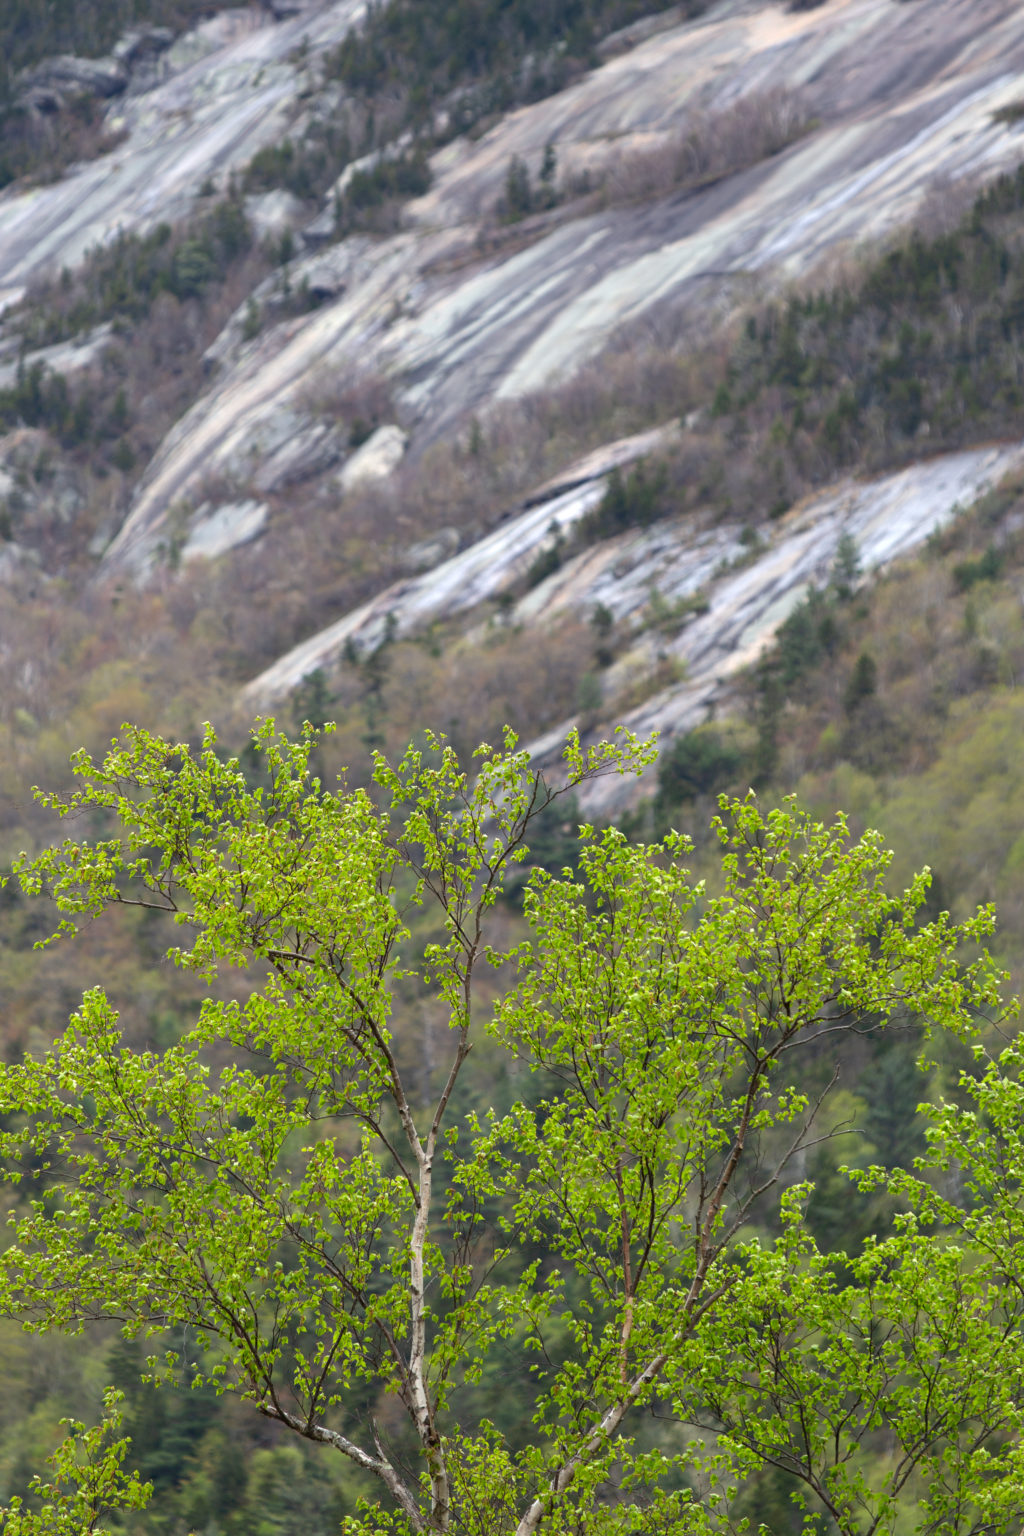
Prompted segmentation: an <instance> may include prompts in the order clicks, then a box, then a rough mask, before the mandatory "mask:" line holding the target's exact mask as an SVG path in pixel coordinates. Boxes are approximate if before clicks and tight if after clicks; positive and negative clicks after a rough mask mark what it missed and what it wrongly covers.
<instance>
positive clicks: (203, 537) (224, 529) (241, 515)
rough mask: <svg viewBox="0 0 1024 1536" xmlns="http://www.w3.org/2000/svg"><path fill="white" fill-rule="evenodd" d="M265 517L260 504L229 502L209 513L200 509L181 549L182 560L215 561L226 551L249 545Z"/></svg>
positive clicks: (265, 510) (264, 510) (258, 532)
mask: <svg viewBox="0 0 1024 1536" xmlns="http://www.w3.org/2000/svg"><path fill="white" fill-rule="evenodd" d="M267 516H268V511H267V507H266V506H265V505H264V503H263V502H260V501H236V502H230V503H229V504H228V505H227V506H223V507H217V508H215V509H212V510H211V509H210V508H209V507H208V506H204V507H200V508H199V510H198V511H197V512H196V513H195V515H194V517H193V518H192V521H191V524H190V528H189V534H188V538H187V539H186V541H185V544H184V546H183V547H182V551H181V558H182V560H183V561H186V562H187V561H190V560H215V559H216V558H217V556H218V555H224V554H226V553H227V551H228V550H229V549H236V548H237V547H238V546H239V545H240V544H248V543H251V541H252V540H253V539H255V538H258V536H259V535H260V534H261V533H262V532H263V529H264V527H265V525H266V521H267Z"/></svg>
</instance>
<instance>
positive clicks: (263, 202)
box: [245, 190, 306, 240]
mask: <svg viewBox="0 0 1024 1536" xmlns="http://www.w3.org/2000/svg"><path fill="white" fill-rule="evenodd" d="M245 214H246V218H247V219H248V220H249V223H250V224H251V225H252V229H253V233H254V235H255V236H256V238H257V240H267V239H276V238H280V236H281V235H283V234H285V233H286V232H288V233H291V232H293V231H294V230H296V229H298V227H299V225H300V224H301V223H302V220H303V219H304V218H305V214H306V210H305V208H304V207H303V205H302V203H301V202H300V201H299V199H298V198H297V197H295V195H294V194H293V193H291V192H284V191H281V190H278V191H274V192H261V193H259V194H258V195H255V196H253V197H247V198H246V199H245Z"/></svg>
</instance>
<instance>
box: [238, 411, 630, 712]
mask: <svg viewBox="0 0 1024 1536" xmlns="http://www.w3.org/2000/svg"><path fill="white" fill-rule="evenodd" d="M656 440H657V438H656V434H652V433H649V432H644V433H642V434H640V435H639V436H636V437H630V438H623V439H622V440H621V441H620V442H618V443H613V444H610V445H609V446H608V448H607V449H606V450H605V452H606V456H607V457H606V462H609V461H611V460H614V462H615V464H617V465H621V464H626V463H629V462H631V461H632V460H635V459H637V458H640V457H641V456H642V455H643V454H645V453H649V452H650V451H651V448H652V447H653V446H654V443H655V442H656ZM589 461H590V462H593V461H594V456H593V455H591V456H590V460H589ZM587 462H588V460H582V461H581V462H580V464H578V465H577V466H575V468H576V470H577V471H581V470H582V467H583V465H585V464H586V463H587ZM566 478H568V479H571V480H572V489H570V490H568V491H565V492H563V493H561V494H559V495H555V496H551V497H548V498H547V499H546V500H542V501H540V502H539V503H537V504H534V503H533V498H531V505H530V506H529V507H528V508H527V510H526V511H525V512H523V513H522V514H521V516H519V517H516V518H510V519H509V520H508V521H507V522H504V523H502V524H501V525H500V526H499V527H498V528H496V529H495V530H494V532H493V533H490V534H488V535H487V537H486V538H483V539H480V540H479V541H478V542H477V543H476V544H473V545H471V546H470V547H469V548H468V549H464V550H462V551H461V552H460V553H459V554H456V555H454V556H453V557H452V558H451V559H449V560H446V561H444V563H443V564H441V565H439V566H437V568H436V569H435V570H433V571H431V572H430V573H429V574H426V575H421V576H419V577H416V578H413V579H412V580H409V581H400V582H396V583H395V584H394V585H393V586H391V587H388V588H387V589H386V591H384V592H382V593H380V595H379V596H378V597H376V598H374V599H373V601H372V602H369V603H365V604H363V606H362V607H360V608H357V609H355V610H353V612H352V613H348V614H346V615H345V616H344V617H343V618H341V619H339V620H338V622H337V623H336V624H332V625H331V626H330V628H328V629H325V630H323V631H321V633H320V634H318V635H313V636H312V637H311V638H310V639H309V640H304V641H303V642H302V644H301V645H297V646H296V647H295V648H294V650H291V651H289V652H288V654H287V655H286V656H283V657H282V658H281V659H280V661H277V662H275V663H274V665H273V666H272V667H270V668H268V669H267V671H266V672H263V673H261V675H260V676H259V677H257V678H255V679H254V680H253V682H251V683H249V684H248V685H247V687H246V688H245V690H244V694H243V697H244V700H245V702H246V703H247V704H252V705H254V706H257V707H263V706H264V705H265V704H267V703H276V702H277V701H278V700H279V699H281V698H283V697H284V696H285V695H287V694H288V693H290V692H291V690H292V689H293V688H294V687H296V686H297V684H298V683H300V682H301V681H302V679H303V678H304V677H307V676H308V675H309V673H310V672H314V671H316V669H317V668H318V667H325V668H328V667H330V666H332V665H333V663H334V662H335V661H336V660H337V658H338V657H339V656H340V655H341V652H342V650H343V649H344V646H345V642H346V641H347V640H350V639H351V640H352V641H353V642H354V643H355V644H358V645H360V646H369V647H373V646H374V645H377V644H379V643H380V640H381V639H382V638H383V636H384V633H385V629H386V627H387V625H388V623H389V622H390V623H391V624H392V625H393V626H394V632H395V633H396V634H398V635H407V634H413V633H415V632H416V631H417V630H418V629H420V628H424V627H426V626H427V625H429V624H432V623H433V622H434V620H435V619H438V618H440V617H442V616H452V615H457V614H460V613H468V612H470V611H471V610H472V609H473V608H476V607H478V606H479V605H480V604H481V603H483V602H486V601H487V600H488V599H489V598H494V597H497V596H499V595H500V594H501V593H504V592H507V591H508V590H509V589H510V588H511V587H513V586H514V585H515V583H516V582H517V581H518V580H519V579H520V578H521V577H523V576H524V575H525V574H526V572H527V571H528V570H529V568H530V566H531V564H532V563H533V561H534V559H535V558H536V556H537V553H538V551H539V550H540V549H541V548H543V546H544V545H545V544H546V543H547V542H548V540H549V539H550V529H551V525H552V523H555V524H556V525H557V526H558V527H559V528H560V529H561V530H562V531H563V532H568V531H569V530H570V529H571V528H572V526H573V524H574V523H575V522H576V521H577V520H578V519H579V518H581V517H583V516H585V515H586V513H587V512H589V511H590V510H591V509H592V508H593V507H595V506H596V505H597V503H598V502H599V501H600V500H601V497H602V496H603V495H604V490H605V483H606V482H605V480H604V479H603V478H600V477H599V478H596V479H591V480H589V481H585V482H584V483H582V484H581V483H580V475H579V473H576V474H573V473H572V472H571V471H570V473H569V475H568V476H567V477H566Z"/></svg>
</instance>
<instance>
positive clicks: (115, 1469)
mask: <svg viewBox="0 0 1024 1536" xmlns="http://www.w3.org/2000/svg"><path fill="white" fill-rule="evenodd" d="M121 1402H122V1395H121V1393H120V1392H115V1391H113V1390H108V1391H107V1392H106V1393H105V1395H104V1399H103V1407H104V1414H103V1420H102V1422H101V1423H100V1424H97V1425H96V1426H95V1428H93V1429H86V1427H85V1425H84V1424H78V1423H76V1422H75V1421H74V1420H73V1419H63V1420H62V1421H61V1422H62V1423H63V1424H66V1425H67V1428H68V1433H67V1436H66V1437H65V1439H64V1441H63V1442H62V1444H60V1445H59V1446H58V1447H57V1449H56V1450H55V1451H54V1453H53V1455H52V1456H51V1457H50V1458H49V1460H50V1465H51V1466H52V1467H53V1481H52V1482H50V1483H44V1482H43V1480H42V1478H41V1477H34V1478H33V1479H32V1486H31V1491H32V1493H33V1495H35V1497H36V1498H38V1499H41V1500H42V1501H43V1504H42V1508H41V1510H40V1511H39V1512H38V1513H35V1512H33V1511H32V1510H28V1509H26V1508H25V1507H24V1500H22V1499H20V1498H17V1497H16V1498H13V1499H12V1500H11V1502H10V1504H9V1505H8V1506H7V1508H6V1509H2V1510H0V1519H2V1520H3V1529H4V1532H5V1536H92V1533H93V1532H96V1533H99V1532H101V1530H102V1527H101V1526H100V1524H99V1521H100V1520H101V1519H102V1517H103V1516H104V1514H106V1513H108V1512H109V1511H111V1510H115V1509H118V1510H121V1509H144V1508H145V1507H146V1504H147V1503H148V1501H149V1497H150V1494H151V1493H152V1491H153V1490H152V1486H151V1485H150V1484H149V1483H143V1482H140V1481H139V1479H138V1477H137V1476H136V1474H135V1473H134V1472H124V1471H123V1470H122V1467H121V1463H122V1462H123V1461H124V1457H125V1452H126V1451H127V1449H128V1441H126V1440H124V1439H121V1438H119V1437H118V1436H119V1431H120V1428H121V1421H122V1413H121V1408H120V1404H121Z"/></svg>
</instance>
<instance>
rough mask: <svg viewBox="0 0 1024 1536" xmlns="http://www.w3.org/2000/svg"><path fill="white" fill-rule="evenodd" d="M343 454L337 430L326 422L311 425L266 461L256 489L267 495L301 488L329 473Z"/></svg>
mask: <svg viewBox="0 0 1024 1536" xmlns="http://www.w3.org/2000/svg"><path fill="white" fill-rule="evenodd" d="M344 451H345V450H344V441H343V438H342V434H341V432H340V431H339V429H338V428H337V427H335V426H333V425H331V423H330V422H325V421H314V422H311V423H310V424H309V426H307V427H304V428H303V429H302V430H301V431H299V432H297V433H295V434H294V435H291V436H289V437H288V438H287V439H286V440H285V441H284V442H282V444H281V446H280V447H279V448H278V449H277V451H276V452H275V453H272V454H271V455H270V456H269V458H267V459H265V460H264V462H263V463H262V464H261V465H260V468H259V469H258V470H257V471H256V473H255V475H254V476H253V480H252V483H253V488H254V489H255V490H257V491H262V492H263V493H264V494H266V493H268V492H271V491H283V490H284V489H285V487H286V486H289V485H298V484H300V483H301V481H303V480H308V479H310V478H311V476H313V475H319V474H322V473H323V471H324V470H325V469H330V467H331V465H332V464H336V463H337V462H338V460H339V459H340V458H341V456H342V454H343V453H344Z"/></svg>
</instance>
